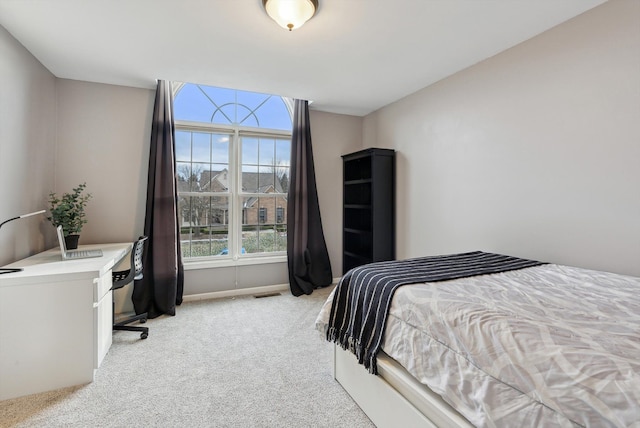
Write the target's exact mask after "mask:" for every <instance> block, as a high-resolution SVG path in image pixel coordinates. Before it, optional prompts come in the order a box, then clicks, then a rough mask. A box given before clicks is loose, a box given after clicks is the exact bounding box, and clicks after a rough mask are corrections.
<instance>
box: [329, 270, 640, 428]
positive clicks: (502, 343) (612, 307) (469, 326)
mask: <svg viewBox="0 0 640 428" xmlns="http://www.w3.org/2000/svg"><path fill="white" fill-rule="evenodd" d="M332 297H333V295H332V296H330V297H329V299H328V300H327V302H326V303H325V305H324V307H323V308H322V311H321V312H320V314H319V315H318V319H317V322H316V325H317V327H318V329H320V330H321V331H324V329H325V327H326V324H327V323H328V320H329V310H330V306H331V301H332ZM382 349H383V350H384V352H385V353H387V354H388V355H389V356H391V357H392V358H393V359H395V360H396V361H398V362H399V363H400V364H401V365H402V366H403V367H404V368H405V369H407V371H409V372H410V373H411V374H412V375H413V376H415V377H416V378H417V379H418V380H419V381H420V382H421V383H423V384H425V385H427V386H428V387H429V388H431V389H432V390H434V391H435V392H437V393H438V394H440V395H442V397H443V398H444V399H445V401H447V402H448V403H450V404H451V405H452V406H453V407H454V408H456V409H457V410H458V411H459V412H460V413H461V414H462V415H464V416H465V417H466V418H467V419H468V420H469V421H470V422H471V423H473V424H474V425H476V426H487V427H492V426H500V427H515V426H518V427H523V426H536V427H537V426H545V427H547V426H587V427H605V426H619V427H640V278H635V277H628V276H622V275H615V274H609V273H604V272H597V271H590V270H584V269H578V268H572V267H567V266H560V265H543V266H538V267H532V268H527V269H521V270H515V271H509V272H504V273H499V274H493V275H482V276H477V277H470V278H463V279H457V280H453V281H443V282H432V283H425V284H415V285H407V286H403V287H400V288H398V290H397V291H396V293H395V295H394V298H393V301H392V304H391V308H390V313H389V317H388V320H387V324H386V331H385V336H384V340H383V343H382Z"/></svg>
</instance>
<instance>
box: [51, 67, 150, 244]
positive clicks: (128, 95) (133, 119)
mask: <svg viewBox="0 0 640 428" xmlns="http://www.w3.org/2000/svg"><path fill="white" fill-rule="evenodd" d="M154 98H155V91H154V90H148V89H137V88H129V87H124V86H114V85H104V84H99V83H89V82H80V81H75V80H66V79H58V151H57V158H58V164H57V166H56V181H55V188H56V189H58V191H59V192H67V191H70V190H71V189H72V188H73V187H76V186H77V185H78V184H80V183H83V182H86V183H87V191H88V192H90V193H91V194H92V195H93V197H92V199H91V200H90V201H89V203H88V204H87V211H86V212H87V221H88V222H87V224H86V225H85V226H84V228H83V229H82V233H81V235H80V244H89V243H100V242H129V241H132V240H134V239H135V238H137V237H138V236H139V235H142V234H143V232H144V212H145V204H146V192H147V170H148V163H149V144H150V135H151V115H152V113H153V103H154Z"/></svg>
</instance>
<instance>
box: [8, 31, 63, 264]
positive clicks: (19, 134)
mask: <svg viewBox="0 0 640 428" xmlns="http://www.w3.org/2000/svg"><path fill="white" fill-rule="evenodd" d="M0 94H1V95H0V183H1V185H0V222H2V221H4V220H7V219H9V218H12V217H16V216H18V215H21V214H26V213H29V212H34V211H39V210H41V209H45V208H46V204H45V202H46V200H47V195H48V194H49V191H50V190H53V189H52V188H51V184H52V183H53V182H54V178H55V175H54V171H55V169H54V168H55V150H56V108H55V103H56V96H55V95H56V78H55V77H54V76H53V75H52V74H51V73H49V71H47V69H46V68H44V67H43V66H42V64H40V63H39V62H38V61H37V60H36V59H35V58H34V57H33V56H32V55H31V54H30V53H29V52H28V51H27V50H26V49H24V47H23V46H22V45H21V44H19V43H18V42H17V41H16V40H15V39H14V38H13V37H12V36H11V35H10V34H9V33H8V32H7V31H6V30H5V29H4V28H3V27H2V26H0ZM53 232H54V230H53V228H52V227H51V225H50V223H49V222H48V221H46V220H45V216H44V215H40V216H37V217H29V218H25V219H21V220H16V221H13V222H11V223H7V224H5V225H4V226H2V229H0V266H2V265H5V264H7V263H10V262H13V261H15V260H19V259H22V258H24V257H27V256H29V255H31V254H34V253H37V252H40V251H42V250H44V249H46V248H49V246H50V245H52V244H53V235H54V234H53Z"/></svg>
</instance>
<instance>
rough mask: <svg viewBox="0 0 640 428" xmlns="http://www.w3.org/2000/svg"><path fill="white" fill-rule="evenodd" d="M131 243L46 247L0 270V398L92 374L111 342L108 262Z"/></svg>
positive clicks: (88, 378) (76, 382) (84, 380)
mask: <svg viewBox="0 0 640 428" xmlns="http://www.w3.org/2000/svg"><path fill="white" fill-rule="evenodd" d="M131 246H132V244H131V243H127V244H102V245H82V246H80V247H79V248H80V249H94V248H100V249H102V252H103V256H102V257H98V258H91V259H81V260H67V261H62V257H61V255H60V250H59V249H51V250H48V251H45V252H42V253H40V254H36V255H34V256H32V257H29V258H26V259H24V260H20V261H18V262H15V263H12V264H10V265H7V266H5V267H16V268H17V267H19V268H23V269H24V270H23V271H22V272H17V273H10V274H3V275H0V400H6V399H9V398H14V397H20V396H23V395H28V394H34V393H37V392H44V391H49V390H53V389H57V388H62V387H66V386H72V385H79V384H85V383H89V382H92V381H93V377H94V373H95V370H96V369H97V368H98V367H99V366H100V364H101V363H102V360H103V358H104V356H105V355H106V354H107V351H109V347H110V346H111V333H112V291H111V269H112V268H113V266H114V265H115V264H117V263H118V262H119V261H120V260H122V259H123V258H124V257H125V256H126V255H127V253H128V252H129V251H130V250H131Z"/></svg>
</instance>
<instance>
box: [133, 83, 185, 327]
mask: <svg viewBox="0 0 640 428" xmlns="http://www.w3.org/2000/svg"><path fill="white" fill-rule="evenodd" d="M177 190H178V188H177V183H176V163H175V131H174V125H173V95H172V93H171V83H170V82H167V81H164V80H160V81H158V88H157V89H156V101H155V106H154V108H153V119H152V123H151V148H150V154H149V176H148V184H147V208H146V215H145V219H144V234H145V235H146V236H148V237H149V240H148V243H147V247H146V249H145V252H144V258H143V275H144V277H143V279H142V280H140V281H136V282H135V285H134V289H133V306H134V307H135V310H136V313H137V314H141V313H144V312H146V313H147V314H148V317H149V318H155V317H157V316H159V315H162V314H168V315H175V314H176V305H179V304H181V303H182V292H183V283H184V270H183V266H182V256H181V254H180V228H179V222H178V193H177Z"/></svg>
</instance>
